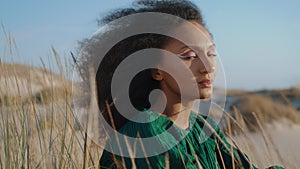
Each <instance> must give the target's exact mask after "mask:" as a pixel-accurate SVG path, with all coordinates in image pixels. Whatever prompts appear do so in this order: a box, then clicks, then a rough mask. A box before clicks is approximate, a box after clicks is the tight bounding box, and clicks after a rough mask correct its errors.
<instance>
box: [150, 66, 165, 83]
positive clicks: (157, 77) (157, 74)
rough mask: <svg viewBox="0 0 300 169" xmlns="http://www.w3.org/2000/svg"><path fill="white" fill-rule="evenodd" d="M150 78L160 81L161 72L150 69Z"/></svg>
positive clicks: (161, 77) (161, 78)
mask: <svg viewBox="0 0 300 169" xmlns="http://www.w3.org/2000/svg"><path fill="white" fill-rule="evenodd" d="M151 76H152V78H153V79H154V80H157V81H161V80H163V79H164V78H163V72H162V71H161V70H159V69H152V70H151Z"/></svg>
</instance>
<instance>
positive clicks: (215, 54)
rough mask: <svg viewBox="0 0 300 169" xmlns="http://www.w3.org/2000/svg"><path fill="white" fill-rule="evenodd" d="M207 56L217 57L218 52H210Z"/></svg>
mask: <svg viewBox="0 0 300 169" xmlns="http://www.w3.org/2000/svg"><path fill="white" fill-rule="evenodd" d="M207 56H208V57H216V56H217V53H216V51H208V53H207Z"/></svg>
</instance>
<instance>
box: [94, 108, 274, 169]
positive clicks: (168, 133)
mask: <svg viewBox="0 0 300 169" xmlns="http://www.w3.org/2000/svg"><path fill="white" fill-rule="evenodd" d="M141 117H142V118H143V119H144V120H146V122H147V123H139V122H134V121H129V122H127V123H126V124H125V125H124V126H123V127H122V128H121V129H120V130H119V132H120V133H121V134H124V135H127V136H129V137H134V138H135V137H137V136H138V137H140V138H149V137H154V138H155V139H154V141H152V142H151V143H149V142H145V143H143V142H142V143H141V144H139V143H140V142H138V143H137V142H130V141H129V142H128V140H127V144H126V146H124V144H125V142H124V140H123V139H122V137H121V138H118V141H119V143H121V144H122V146H121V147H122V150H121V151H122V153H128V148H126V147H128V145H129V146H130V147H135V150H137V149H138V150H143V152H144V153H145V154H148V152H151V153H152V154H151V156H150V157H140V158H129V157H122V156H120V155H115V153H111V152H109V151H107V150H108V149H110V151H112V148H111V147H115V148H116V147H118V146H119V147H120V144H117V143H116V142H117V141H116V139H115V137H114V135H113V134H112V135H111V136H110V138H111V140H110V142H109V143H107V144H106V150H104V151H103V154H102V157H101V159H100V168H119V167H118V166H120V165H122V162H123V164H125V166H126V168H132V166H133V165H135V166H136V167H137V168H142V169H145V168H166V166H169V167H170V168H171V169H172V168H177V169H181V168H188V169H190V168H203V169H220V168H227V169H229V168H233V167H235V168H245V169H250V168H254V169H256V167H255V166H254V165H253V164H251V162H250V160H249V159H248V158H247V157H246V155H244V154H243V153H242V152H241V151H239V150H238V149H236V148H235V147H233V146H231V145H230V144H229V143H228V141H227V140H226V138H225V137H224V135H223V134H222V133H221V131H220V128H219V127H218V125H217V124H216V123H215V122H214V121H213V120H211V119H210V118H208V117H206V116H203V115H197V114H195V113H193V112H192V113H191V115H190V128H189V129H187V130H183V129H181V128H179V127H177V126H176V125H174V124H173V122H172V121H171V120H170V119H169V118H167V117H164V116H160V115H158V114H157V113H154V112H151V111H144V112H141V113H140V114H139V115H137V117H136V118H137V119H139V118H141ZM143 144H147V145H148V146H142V145H143ZM156 145H161V147H163V148H165V149H166V151H165V152H160V151H159V150H160V149H157V150H156ZM133 150H134V149H133ZM155 151H157V154H154V155H153V152H155ZM132 163H134V164H132ZM278 169H279V168H278Z"/></svg>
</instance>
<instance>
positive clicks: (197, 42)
mask: <svg viewBox="0 0 300 169" xmlns="http://www.w3.org/2000/svg"><path fill="white" fill-rule="evenodd" d="M191 23H192V24H194V25H195V26H196V27H197V28H198V29H199V30H200V31H201V32H202V35H200V36H194V35H193V32H189V30H185V31H184V36H185V37H187V38H189V40H190V41H191V42H192V43H193V46H187V45H186V44H184V43H182V42H180V41H178V40H175V39H172V40H170V41H168V43H167V44H166V45H165V46H164V49H165V50H168V51H170V52H172V53H174V54H176V55H177V57H179V58H180V59H181V60H182V62H184V64H185V65H186V66H187V67H188V68H189V70H190V72H191V73H192V76H193V77H191V78H192V79H191V80H194V81H196V83H197V88H198V91H199V95H198V96H199V97H200V98H192V99H209V98H211V96H212V87H213V86H212V84H213V81H214V79H215V74H216V49H215V48H216V47H215V45H214V43H213V41H212V38H211V36H210V34H209V33H208V31H207V30H206V29H205V28H204V27H203V26H201V25H200V24H198V23H197V22H193V21H191ZM183 29H187V28H183ZM180 32H182V28H181V29H180ZM163 62H164V63H163V64H165V65H167V66H169V67H170V68H171V69H172V71H173V72H174V73H175V74H176V75H178V76H179V78H181V79H185V78H186V77H184V76H186V74H185V73H184V72H183V71H182V69H178V67H177V66H176V64H175V63H172V61H171V62H170V60H163ZM161 76H162V80H161V87H162V90H164V92H165V94H166V95H168V94H170V96H171V97H173V96H180V90H179V87H178V85H184V84H178V85H177V83H176V81H175V80H174V78H172V77H171V76H170V74H168V73H166V72H163V71H162V72H161ZM189 79H190V78H189ZM181 83H182V82H181ZM198 96H197V97H198Z"/></svg>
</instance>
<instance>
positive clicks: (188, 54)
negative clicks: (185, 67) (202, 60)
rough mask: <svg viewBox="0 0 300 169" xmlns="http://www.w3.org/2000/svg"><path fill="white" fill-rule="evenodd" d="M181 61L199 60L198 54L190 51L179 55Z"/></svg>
mask: <svg viewBox="0 0 300 169" xmlns="http://www.w3.org/2000/svg"><path fill="white" fill-rule="evenodd" d="M178 56H179V57H180V58H181V59H184V60H189V59H191V58H197V57H198V56H197V54H196V53H195V52H194V51H192V50H191V51H188V52H184V53H182V54H179V55H178Z"/></svg>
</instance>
